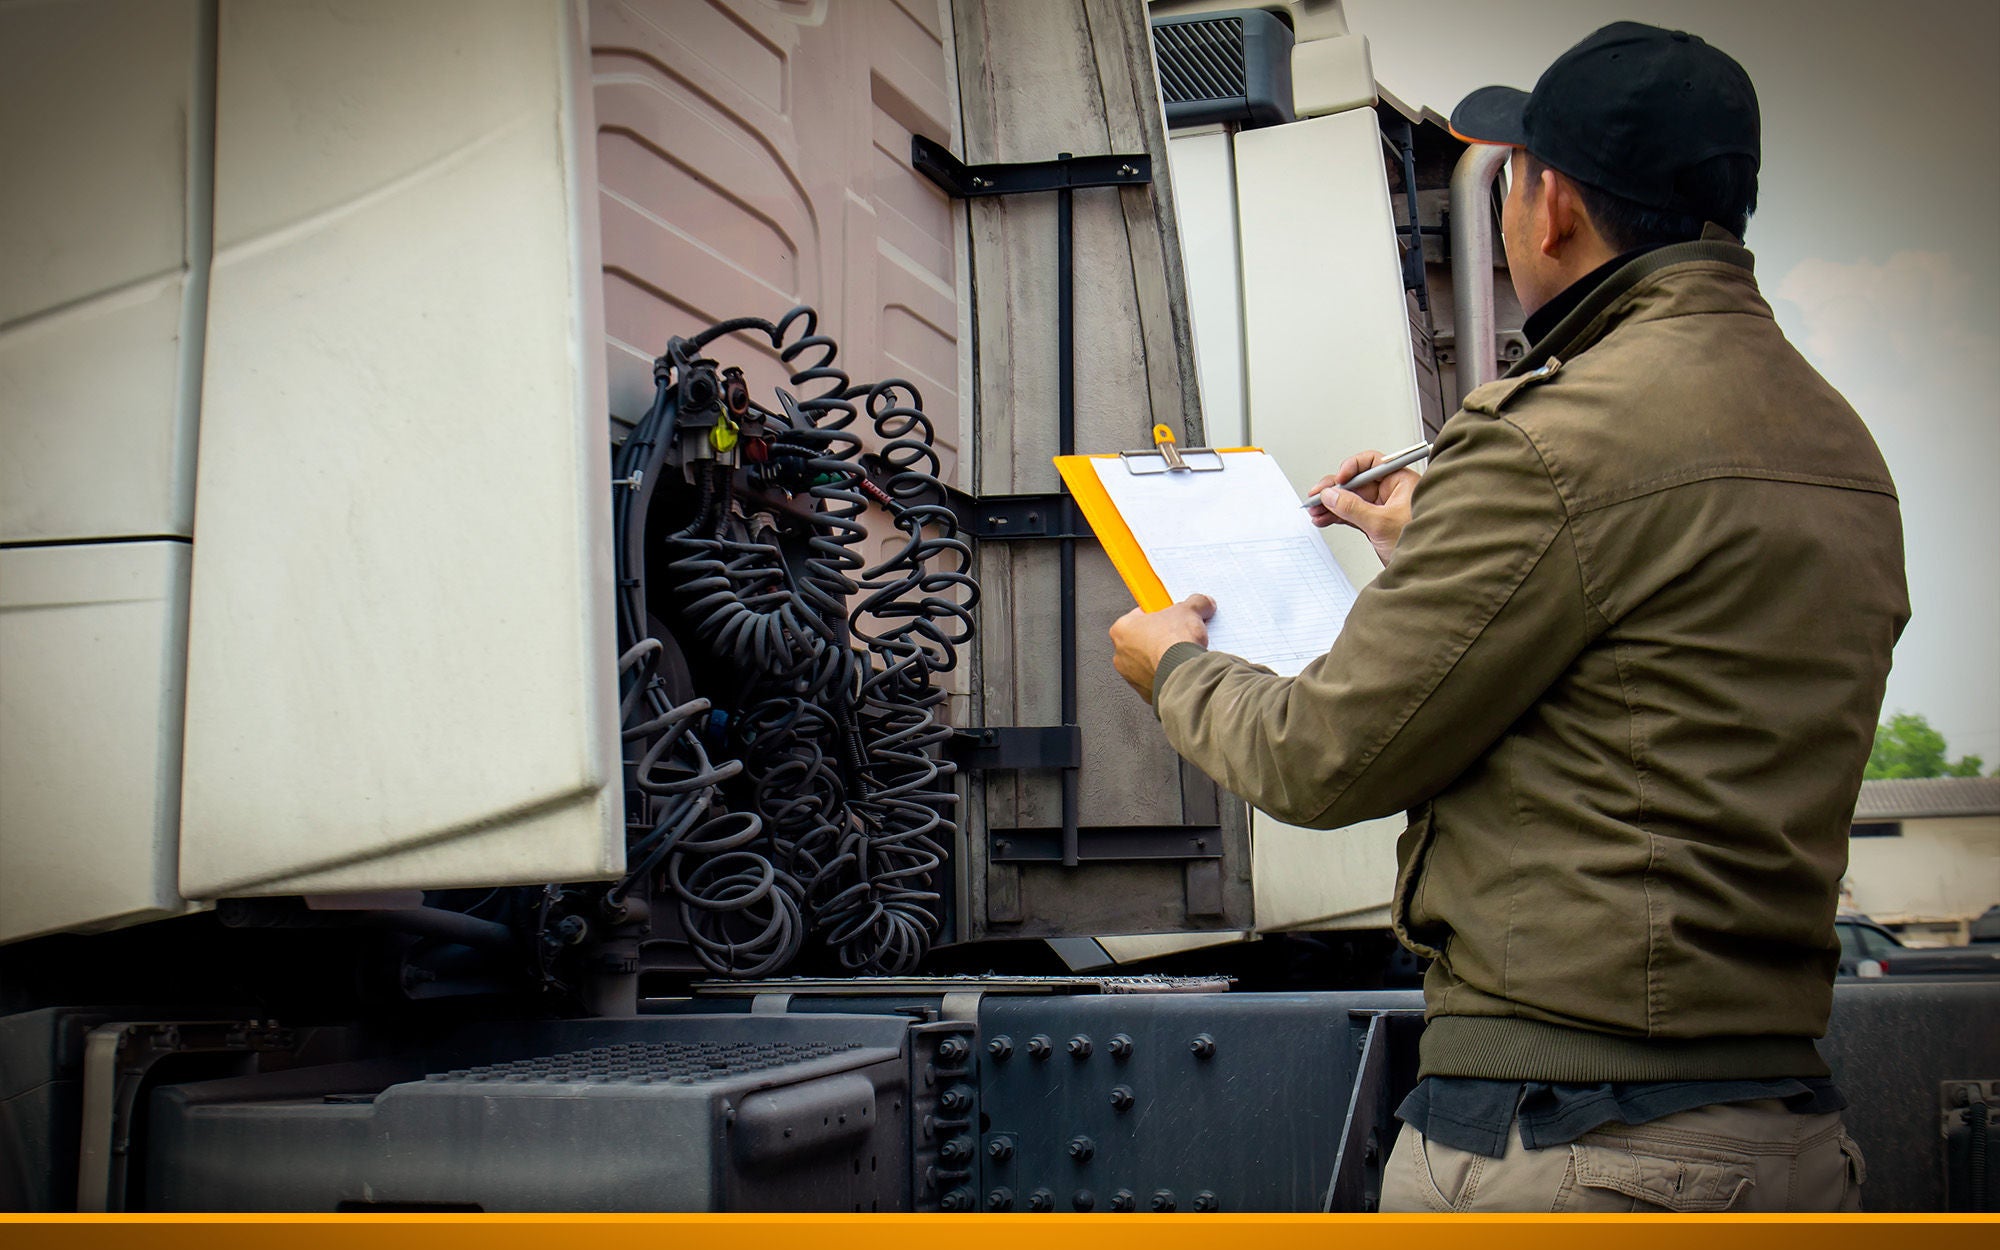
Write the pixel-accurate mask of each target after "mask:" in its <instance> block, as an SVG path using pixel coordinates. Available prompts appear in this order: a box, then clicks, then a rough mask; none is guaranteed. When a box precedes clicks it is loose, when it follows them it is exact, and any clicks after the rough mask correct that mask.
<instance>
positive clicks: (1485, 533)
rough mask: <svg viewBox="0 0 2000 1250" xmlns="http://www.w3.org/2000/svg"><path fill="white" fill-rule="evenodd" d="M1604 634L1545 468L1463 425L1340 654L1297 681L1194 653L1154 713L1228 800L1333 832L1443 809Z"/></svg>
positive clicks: (1179, 658)
mask: <svg viewBox="0 0 2000 1250" xmlns="http://www.w3.org/2000/svg"><path fill="white" fill-rule="evenodd" d="M1602 628H1603V618H1602V617H1601V616H1600V615H1599V614H1598V613H1597V612H1596V610H1595V609H1594V608H1593V607H1592V606H1591V604H1590V602H1589V600H1588V599H1587V597H1586V596H1585V593H1584V589H1583V581H1582V576H1581V572H1580V570H1579V568H1578V565H1577V559H1576V552H1575V548H1574V546H1573V544H1572V541H1571V535H1570V529H1569V524H1568V517H1567V515H1566V513H1565V511H1564V508H1563V504H1562V501H1561V498H1560V497H1559V495H1558V494H1557V492H1556V490H1555V487H1554V485H1553V483H1552V482H1551V480H1550V477H1549V473H1548V470H1547V468H1546V467H1545V466H1544V464H1543V463H1542V459H1541V457H1540V455H1539V454H1538V453H1537V452H1536V450H1535V448H1534V446H1533V445H1532V444H1531V443H1530V442H1529V440H1528V438H1527V437H1526V436H1525V435H1524V434H1523V433H1522V432H1521V431H1520V430H1519V429H1518V428H1516V427H1515V426H1514V425H1513V424H1512V423H1511V422H1509V421H1507V420H1504V419H1495V418H1493V417H1489V416H1486V415H1484V414H1478V413H1464V414H1461V415H1460V416H1458V417H1456V418H1454V419H1453V420H1452V421H1451V422H1450V423H1448V424H1447V426H1446V427H1445V430H1444V432H1443V434H1442V435H1441V437H1440V440H1439V444H1438V447H1437V451H1436V454H1435V455H1434V456H1433V458H1432V461H1431V469H1430V471H1429V472H1427V473H1426V474H1425V475H1424V480H1423V482H1422V484H1421V485H1420V486H1418V488H1417V493H1416V495H1415V497H1414V499H1413V500H1412V509H1411V518H1410V523H1409V525H1408V526H1407V527H1406V528H1405V529H1404V531H1403V534H1402V537H1401V539H1400V540H1399V541H1398V543H1397V546H1396V552H1395V555H1394V556H1393V558H1392V559H1391V560H1390V562H1389V565H1388V567H1387V568H1385V569H1384V570H1383V571H1382V573H1381V575H1380V576H1378V577H1377V578H1376V579H1375V581H1374V582H1372V583H1370V584H1369V585H1368V586H1367V587H1366V588H1365V589H1364V590H1362V592H1361V594H1360V595H1359V596H1358V597H1357V598H1356V600H1355V603H1354V608H1353V611H1352V612H1351V613H1350V614H1349V615H1348V618H1347V623H1346V625H1345V627H1343V629H1342V630H1341V633H1340V637H1339V639H1338V640H1337V641H1336V642H1335V643H1334V645H1333V648H1332V649H1331V650H1330V651H1328V652H1327V654H1325V655H1323V656H1321V657H1320V658H1319V659H1317V660H1315V661H1314V662H1313V663H1312V664H1311V665H1310V666H1308V667H1307V668H1306V670H1305V671H1304V672H1302V673H1300V674H1299V675H1298V676H1297V677H1294V678H1285V677H1279V676H1276V675H1274V674H1272V673H1271V672H1270V671H1269V670H1267V669H1262V668H1259V667H1257V666H1254V665H1252V664H1249V663H1248V662H1246V661H1244V660H1241V659H1239V658H1237V657H1235V656H1230V655H1223V654H1218V653H1212V652H1204V651H1199V650H1198V649H1197V648H1195V647H1194V646H1193V645H1192V644H1181V645H1180V646H1177V647H1176V648H1174V653H1173V654H1170V655H1169V656H1167V657H1164V660H1163V666H1162V670H1163V671H1162V672H1161V674H1160V676H1159V677H1158V679H1157V681H1156V683H1155V686H1154V700H1155V705H1156V706H1157V708H1158V710H1159V714H1160V723H1161V724H1162V725H1163V726H1164V727H1165V729H1166V732H1167V738H1168V740H1169V741H1170V742H1172V743H1173V746H1174V749H1175V750H1177V751H1179V752H1180V753H1181V754H1182V755H1183V756H1185V757H1186V758H1187V759H1188V760H1189V761H1190V762H1192V763H1193V764H1195V765H1196V766H1197V767H1199V768H1201V769H1202V770H1203V771H1204V772H1206V773H1208V774H1209V775H1210V776H1211V777H1214V778H1215V779H1216V780H1217V781H1218V782H1220V783H1221V784H1222V785H1223V786H1224V787H1226V788H1227V789H1229V790H1230V791H1231V792H1233V793H1235V794H1238V795H1241V796H1242V797H1244V798H1245V799H1247V800H1249V801H1250V802H1251V803H1252V804H1253V805H1255V806H1256V807H1258V808H1260V809H1262V810H1264V811H1266V812H1269V813H1270V814H1271V815H1273V816H1276V817H1278V818H1279V819H1280V820H1284V821H1287V822H1290V823H1292V824H1299V825H1306V826H1310V827H1314V828H1321V829H1331V828H1337V827H1339V826H1342V825H1349V824H1353V823H1354V822H1356V821H1359V820H1366V819H1369V818H1372V817H1377V816H1384V815H1387V814H1389V813H1391V812H1394V811H1397V810H1399V809H1402V808H1408V807H1414V806H1416V805H1417V804H1420V803H1423V802H1425V801H1427V800H1428V799H1430V798H1431V797H1432V796H1433V795H1435V794H1436V793H1437V792H1438V791H1439V790H1441V789H1443V788H1444V787H1445V786H1446V785H1447V784H1448V783H1450V781H1451V780H1452V779H1453V778H1454V777H1456V776H1458V774H1459V773H1461V772H1462V771H1464V770H1465V769H1466V768H1467V767H1468V766H1469V765H1471V764H1472V763H1473V762H1474V761H1476V760H1477V759H1478V758H1479V757H1480V756H1481V755H1483V754H1484V753H1485V752H1486V751H1487V749H1488V748H1489V747H1491V746H1492V745H1493V744H1494V743H1495V742H1496V741H1498V740H1499V738H1500V737H1501V735H1502V734H1504V733H1505V732H1506V730H1507V727H1508V726H1509V725H1511V724H1513V722H1514V721H1515V720H1516V719H1518V718H1519V717H1520V716H1521V715H1522V714H1523V713H1525V712H1526V711H1527V710H1528V709H1529V708H1530V707H1531V706H1533V704H1534V703H1535V701H1536V700H1537V699H1538V698H1539V697H1541V695H1542V694H1543V692H1544V691H1545V690H1547V689H1548V687H1549V686H1550V685H1551V684H1553V683H1554V682H1555V681H1556V680H1557V679H1558V678H1559V677H1560V676H1561V675H1562V673H1563V671H1564V670H1565V669H1566V668H1567V667H1568V666H1569V665H1570V663H1571V662H1572V661H1573V660H1574V659H1575V658H1576V657H1577V655H1578V654H1579V653H1580V652H1581V651H1582V650H1583V648H1584V647H1585V646H1586V645H1587V644H1588V643H1589V642H1590V640H1591V639H1592V638H1593V637H1595V636H1596V634H1597V633H1599V632H1601V631H1602Z"/></svg>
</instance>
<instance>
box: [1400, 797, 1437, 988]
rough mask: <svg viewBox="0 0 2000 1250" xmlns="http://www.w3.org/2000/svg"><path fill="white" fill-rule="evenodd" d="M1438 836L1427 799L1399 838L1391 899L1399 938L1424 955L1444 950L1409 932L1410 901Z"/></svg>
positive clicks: (1431, 957) (1411, 816) (1434, 954)
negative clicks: (1422, 940)
mask: <svg viewBox="0 0 2000 1250" xmlns="http://www.w3.org/2000/svg"><path fill="white" fill-rule="evenodd" d="M1435 837H1436V831H1435V825H1434V822H1433V820H1432V817H1431V805H1430V804H1428V803H1426V804H1424V805H1423V806H1422V807H1420V808H1418V809H1416V810H1415V811H1414V812H1412V813H1411V814H1410V825H1409V827H1408V828H1407V829H1405V830H1403V834H1402V836H1401V837H1399V838H1397V839H1396V892H1395V895H1394V896H1393V897H1392V898H1391V900H1390V902H1389V928H1390V930H1391V931H1392V932H1393V933H1395V935H1396V939H1397V940H1398V941H1400V942H1401V943H1402V944H1403V945H1404V946H1407V947H1409V948H1410V950H1411V951H1412V952H1414V953H1415V954H1417V955H1420V956H1422V957H1423V958H1425V959H1436V958H1438V957H1439V956H1440V955H1442V954H1443V952H1442V951H1440V950H1439V949H1438V948H1437V947H1435V946H1431V945H1428V944H1427V943H1424V942H1419V941H1418V940H1417V939H1416V938H1414V937H1412V936H1411V935H1410V928H1411V924H1410V905H1411V902H1412V901H1413V900H1414V899H1415V898H1416V894H1417V886H1418V884H1419V883H1420V882H1421V880H1422V878H1423V866H1424V858H1425V856H1427V855H1428V854H1429V853H1430V849H1431V842H1432V840H1433V839H1434V838H1435Z"/></svg>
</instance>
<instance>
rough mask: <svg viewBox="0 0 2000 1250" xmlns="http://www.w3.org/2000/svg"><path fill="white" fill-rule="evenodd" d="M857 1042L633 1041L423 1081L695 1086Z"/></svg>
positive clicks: (820, 1055) (832, 1051)
mask: <svg viewBox="0 0 2000 1250" xmlns="http://www.w3.org/2000/svg"><path fill="white" fill-rule="evenodd" d="M859 1046H860V1043H859V1042H760V1043H753V1042H634V1043H630V1044H627V1045H623V1046H599V1047H596V1048H594V1049H592V1050H576V1051H570V1052H569V1053H567V1054H561V1055H537V1056H535V1057H533V1058H531V1059H515V1060H512V1061H511V1062H508V1063H488V1064H482V1065H480V1066H479V1067H476V1068H454V1069H452V1070H451V1071H449V1072H433V1073H430V1074H429V1075H427V1076H425V1077H424V1079H425V1080H426V1081H513V1082H521V1081H536V1082H547V1083H554V1084H574V1083H579V1082H581V1083H589V1084H605V1083H610V1082H629V1083H632V1084H639V1085H645V1084H650V1083H652V1082H654V1081H665V1082H668V1083H670V1084H674V1085H696V1084H700V1083H702V1082H705V1081H720V1080H725V1079H727V1078H730V1077H736V1076H745V1075H748V1074H750V1073H753V1072H764V1071H768V1070H770V1069H772V1068H782V1067H786V1066H788V1065H791V1064H794V1063H804V1062H806V1061H807V1060H811V1059H824V1058H826V1057H827V1056H828V1055H837V1054H840V1053H841V1052H843V1051H849V1050H854V1049H856V1048H857V1047H859Z"/></svg>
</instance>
